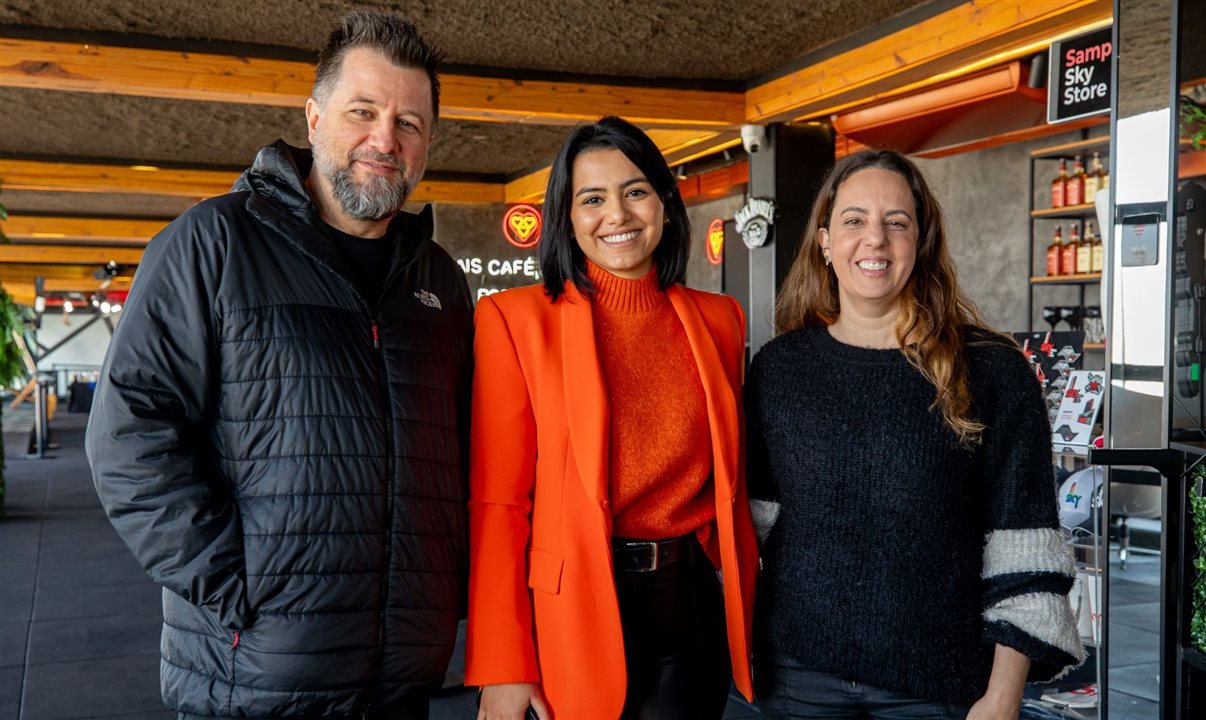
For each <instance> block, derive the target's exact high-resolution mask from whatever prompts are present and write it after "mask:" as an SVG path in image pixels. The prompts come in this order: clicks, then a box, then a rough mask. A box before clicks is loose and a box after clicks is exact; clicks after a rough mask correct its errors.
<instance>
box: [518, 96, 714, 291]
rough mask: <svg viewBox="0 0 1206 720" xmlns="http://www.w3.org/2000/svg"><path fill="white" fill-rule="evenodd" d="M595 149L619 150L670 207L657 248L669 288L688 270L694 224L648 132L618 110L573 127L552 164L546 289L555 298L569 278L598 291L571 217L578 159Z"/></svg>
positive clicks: (543, 255)
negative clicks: (587, 275) (589, 272)
mask: <svg viewBox="0 0 1206 720" xmlns="http://www.w3.org/2000/svg"><path fill="white" fill-rule="evenodd" d="M592 150H619V151H620V152H622V153H624V156H625V157H627V158H628V159H629V160H630V161H631V162H632V164H633V165H636V166H637V169H638V170H640V171H641V172H642V173H643V174H644V175H645V179H646V180H648V181H649V184H650V185H651V186H653V192H654V193H656V194H657V196H658V197H659V198H661V201H662V205H663V207H664V208H665V213H666V226H665V228H664V229H663V230H662V239H661V241H660V242H659V243H658V245H657V248H655V249H654V251H653V262H654V266H655V267H656V269H657V280H658V286H659V287H661V289H663V290H665V289H667V288H669V287H670V286H671V285H676V284H678V283H681V282H683V280H684V279H685V278H686V275H687V258H688V257H690V254H691V224H690V221H689V220H687V208H686V206H685V205H683V198H682V195H680V194H679V192H678V183H677V182H676V181H675V179H674V174H673V173H671V172H670V167H669V166H668V165H666V159H665V158H663V157H662V153H661V151H660V150H658V149H657V145H654V144H653V141H652V140H650V139H649V136H648V135H646V134H645V133H644V132H643V131H641V129H640V128H638V127H637V126H635V125H633V124H632V123H630V122H628V121H626V120H622V119H620V118H618V117H614V116H613V117H605V118H602V119H600V120H599V121H598V122H596V123H592V124H590V125H581V126H579V127H576V128H574V129H573V131H572V132H570V134H569V135H568V136H567V137H566V138H565V142H564V143H563V144H562V145H561V150H560V151H559V152H558V153H557V159H556V160H554V161H553V166H552V168H551V169H550V170H549V184H548V188H547V190H546V191H545V194H544V229H543V231H542V232H541V238H540V272H541V274H542V275H543V276H544V290H545V292H546V293H548V295H549V297H550V298H551V299H552V300H553V301H556V300H557V298H559V297H561V295H563V294H564V293H565V284H566V283H567V282H573V284H574V287H576V288H577V289H578V291H579V292H581V293H582V294H583V295H584V296H586V297H590V296H591V295H592V293H593V292H594V287H593V286H592V285H591V283H590V280H589V279H588V278H587V277H586V255H585V254H584V253H583V252H582V248H580V247H578V241H577V239H576V238H575V236H574V225H573V223H572V222H570V209H571V206H572V203H573V202H574V173H573V171H574V161H575V160H577V159H578V156H579V155H581V154H582V153H585V152H589V151H592Z"/></svg>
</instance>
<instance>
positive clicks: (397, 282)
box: [87, 141, 473, 717]
mask: <svg viewBox="0 0 1206 720" xmlns="http://www.w3.org/2000/svg"><path fill="white" fill-rule="evenodd" d="M310 163H311V158H310V154H309V153H308V152H307V151H301V150H296V149H294V148H290V147H289V146H287V145H285V144H284V143H283V142H279V141H278V142H277V143H276V144H274V145H271V146H268V147H266V148H264V149H263V150H261V151H260V154H259V156H258V157H257V158H256V161H255V164H254V166H253V167H252V168H251V169H250V170H248V171H247V172H246V173H245V174H244V175H243V177H242V179H240V181H239V183H238V184H237V185H236V186H235V192H232V193H231V194H229V195H225V196H222V197H218V198H215V199H213V200H209V201H207V202H204V203H201V204H200V205H198V206H197V207H196V208H194V209H192V210H190V211H189V212H187V213H185V214H184V215H182V216H181V217H180V218H178V219H177V220H176V221H175V222H173V223H172V224H171V225H169V226H168V227H167V228H166V229H165V230H164V231H163V232H162V233H160V234H159V235H158V236H157V237H156V238H155V239H154V240H153V241H152V242H151V243H150V245H149V246H148V248H147V252H146V255H145V257H144V258H143V262H142V264H141V265H140V266H139V269H138V273H137V276H136V278H135V281H134V286H133V290H132V292H131V293H130V297H129V301H128V302H127V304H126V306H125V310H124V312H123V313H122V319H121V322H120V323H119V324H118V326H117V330H116V332H115V333H114V336H113V341H112V344H111V346H110V348H109V353H108V356H107V357H106V359H105V366H104V370H103V371H102V375H101V381H100V383H99V385H98V387H97V391H96V398H95V401H94V404H93V409H92V417H91V421H90V423H89V426H88V438H87V450H88V457H89V460H90V461H91V463H92V471H93V474H94V477H95V481H96V488H97V492H98V493H99V494H100V497H101V500H102V502H103V504H104V507H105V510H106V512H107V513H108V514H109V517H110V519H111V520H112V522H113V525H114V527H115V528H116V529H117V531H118V533H120V534H121V536H122V538H123V539H124V540H125V541H126V543H127V544H128V545H129V546H130V548H131V550H133V551H134V554H135V555H136V556H137V558H138V560H139V561H140V562H141V563H142V565H143V567H144V568H146V570H147V572H148V573H149V574H150V575H151V577H152V578H154V579H155V581H156V582H158V583H160V584H162V585H163V586H164V588H165V592H164V596H163V597H164V600H163V615H164V628H163V640H162V644H161V647H162V653H163V662H162V682H163V695H164V700H165V701H166V702H167V703H168V705H169V706H170V707H172V708H173V709H176V710H178V711H180V712H182V713H185V714H187V715H195V716H239V717H277V716H288V715H298V714H305V715H306V716H307V717H313V716H318V715H328V714H334V715H343V714H350V713H356V712H359V711H361V710H362V709H364V708H365V707H371V706H380V705H383V704H389V703H390V702H391V701H393V700H396V699H397V698H399V697H401V696H403V695H405V694H407V693H408V692H410V691H412V690H415V689H417V688H421V687H422V686H424V685H431V684H436V685H438V684H439V683H440V682H441V681H442V679H443V677H444V673H445V669H446V666H447V664H448V659H449V657H450V655H451V653H452V648H453V644H454V640H455V635H456V624H457V618H458V617H459V616H458V610H459V609H460V604H461V597H462V592H463V589H464V581H465V577H466V564H467V552H466V516H465V499H466V497H465V496H466V487H465V481H464V474H463V469H464V461H465V455H466V452H465V437H466V434H467V433H466V425H467V422H466V421H467V417H466V415H467V411H468V400H469V397H468V395H469V380H470V373H471V362H472V359H471V358H472V354H471V344H472V333H473V328H472V309H471V303H470V299H469V292H468V288H467V286H466V283H465V278H464V275H463V273H462V272H461V270H460V268H459V267H458V266H457V264H456V263H455V262H454V261H453V260H452V259H451V258H450V257H449V256H448V255H447V254H446V253H445V252H444V251H443V250H442V249H441V248H440V247H439V246H437V245H435V244H434V243H433V242H432V241H431V234H432V220H431V212H430V209H427V210H425V211H424V212H423V213H421V214H419V215H404V216H399V217H398V218H397V219H395V221H394V222H393V224H392V225H391V226H390V231H389V232H390V234H389V237H390V238H392V239H393V241H394V242H395V243H396V247H397V249H396V252H395V256H394V262H393V269H392V270H391V272H390V274H389V279H388V280H387V283H386V289H385V291H384V292H383V295H382V297H381V298H380V299H379V301H378V302H373V301H371V300H368V299H366V298H363V297H361V296H360V295H359V293H358V292H357V290H356V289H355V288H354V286H353V285H352V283H351V281H350V280H349V278H350V277H351V275H350V273H349V271H348V269H347V268H346V267H345V265H344V263H343V262H342V260H341V258H340V257H339V255H338V253H337V251H336V250H335V248H334V247H333V246H332V245H331V244H330V242H329V241H328V240H327V239H326V237H325V226H324V225H323V224H322V223H321V221H320V220H319V218H318V215H317V211H316V210H315V208H314V205H313V204H312V203H311V202H310V200H309V197H308V195H307V192H306V187H305V185H304V183H303V179H304V177H305V176H306V173H308V172H309V166H310Z"/></svg>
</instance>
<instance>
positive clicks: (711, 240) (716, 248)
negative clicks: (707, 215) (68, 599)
mask: <svg viewBox="0 0 1206 720" xmlns="http://www.w3.org/2000/svg"><path fill="white" fill-rule="evenodd" d="M707 240H708V242H707V245H708V262H710V263H712V264H713V265H719V264H721V263H723V262H724V220H721V219H720V218H716V219H715V220H713V221H712V222H711V223H710V224H709V225H708V238H707Z"/></svg>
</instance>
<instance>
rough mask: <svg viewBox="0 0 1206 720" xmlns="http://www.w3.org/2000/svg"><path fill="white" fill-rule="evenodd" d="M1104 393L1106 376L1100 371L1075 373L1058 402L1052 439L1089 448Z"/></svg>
mask: <svg viewBox="0 0 1206 720" xmlns="http://www.w3.org/2000/svg"><path fill="white" fill-rule="evenodd" d="M1104 390H1105V373H1104V372H1102V371H1100V370H1073V371H1072V372H1071V373H1069V374H1068V382H1067V384H1066V385H1065V387H1064V389H1063V396H1062V397H1061V398H1060V401H1059V410H1058V411H1057V412H1056V415H1055V422H1053V423H1052V429H1051V440H1052V442H1057V443H1067V444H1069V445H1088V444H1089V439H1090V438H1091V437H1092V432H1093V425H1094V424H1095V423H1096V422H1097V413H1098V411H1099V410H1101V397H1102V394H1103V391H1104Z"/></svg>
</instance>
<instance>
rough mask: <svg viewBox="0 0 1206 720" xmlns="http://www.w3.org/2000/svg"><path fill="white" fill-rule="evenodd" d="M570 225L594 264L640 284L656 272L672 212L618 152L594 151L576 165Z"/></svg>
mask: <svg viewBox="0 0 1206 720" xmlns="http://www.w3.org/2000/svg"><path fill="white" fill-rule="evenodd" d="M571 182H572V185H573V199H572V204H571V206H570V207H571V210H570V222H571V223H572V224H573V226H574V239H575V240H577V241H578V247H580V248H582V252H583V253H585V254H586V257H588V258H590V260H591V262H593V263H594V264H596V265H598V266H599V267H601V268H603V269H604V270H606V271H607V272H609V273H611V274H612V275H617V276H619V277H622V278H628V279H630V280H635V279H636V278H639V277H641V276H643V275H644V274H645V273H647V272H649V270H650V269H651V268H652V267H653V251H654V250H655V249H657V245H658V243H659V242H661V239H662V228H663V227H664V226H665V224H666V208H665V206H664V205H663V204H662V200H661V198H659V197H658V196H657V193H655V192H654V191H653V186H652V185H651V184H650V183H649V180H647V179H646V178H645V175H644V173H642V172H641V170H640V168H638V167H637V166H636V165H633V164H632V161H631V160H629V159H628V157H627V156H626V155H624V153H622V152H620V151H619V150H614V149H604V150H588V151H586V152H584V153H582V154H581V155H579V156H578V157H577V159H575V160H574V167H573V177H572V179H571Z"/></svg>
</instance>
